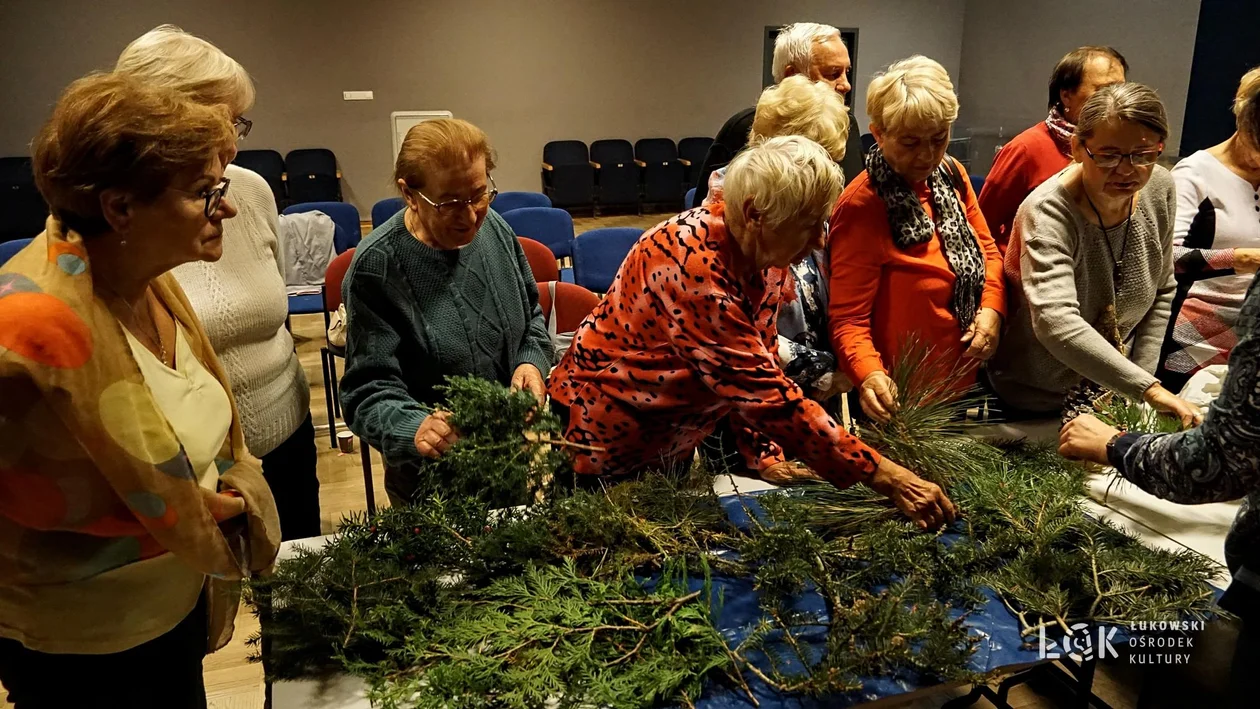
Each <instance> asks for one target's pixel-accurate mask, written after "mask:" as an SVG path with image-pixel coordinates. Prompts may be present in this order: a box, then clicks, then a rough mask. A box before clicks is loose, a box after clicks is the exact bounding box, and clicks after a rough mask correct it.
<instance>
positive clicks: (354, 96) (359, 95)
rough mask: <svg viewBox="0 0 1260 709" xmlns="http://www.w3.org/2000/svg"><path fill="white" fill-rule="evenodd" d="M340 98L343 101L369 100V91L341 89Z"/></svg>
mask: <svg viewBox="0 0 1260 709" xmlns="http://www.w3.org/2000/svg"><path fill="white" fill-rule="evenodd" d="M341 98H342V99H343V100H345V101H371V100H372V92H371V91H342V92H341Z"/></svg>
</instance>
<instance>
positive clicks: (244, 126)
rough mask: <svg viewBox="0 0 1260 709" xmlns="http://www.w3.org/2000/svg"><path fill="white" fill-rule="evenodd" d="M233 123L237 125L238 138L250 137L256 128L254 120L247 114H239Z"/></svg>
mask: <svg viewBox="0 0 1260 709" xmlns="http://www.w3.org/2000/svg"><path fill="white" fill-rule="evenodd" d="M232 124H233V125H234V126H235V127H236V139H237V140H245V139H246V138H248V137H249V132H250V131H251V130H253V128H254V122H253V121H251V120H249V119H248V118H246V117H245V116H237V117H236V120H235V121H232Z"/></svg>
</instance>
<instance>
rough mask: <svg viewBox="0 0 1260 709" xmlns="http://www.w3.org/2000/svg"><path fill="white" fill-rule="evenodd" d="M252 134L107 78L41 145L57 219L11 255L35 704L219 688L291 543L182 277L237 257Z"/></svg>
mask: <svg viewBox="0 0 1260 709" xmlns="http://www.w3.org/2000/svg"><path fill="white" fill-rule="evenodd" d="M235 142H236V136H235V135H234V133H233V130H232V125H231V116H230V114H229V112H228V111H227V110H226V109H225V108H223V107H222V106H205V105H201V104H199V103H197V102H194V101H190V100H188V99H187V98H186V97H185V95H184V94H182V93H179V92H176V91H172V90H171V89H167V88H161V87H156V86H152V85H150V84H149V83H148V82H144V81H140V80H138V79H136V78H135V77H131V76H127V75H123V74H107V75H96V76H91V77H88V78H85V79H81V80H79V81H77V82H75V83H74V84H71V86H70V87H69V88H68V89H67V90H66V92H65V93H64V94H63V95H62V97H61V99H60V100H59V101H58V103H57V106H56V108H55V109H54V110H53V114H52V117H51V118H50V119H49V121H48V123H47V124H46V125H45V126H44V128H43V129H42V130H41V131H40V133H39V135H38V136H37V137H36V138H35V141H34V143H33V150H34V172H35V181H36V185H37V186H38V187H39V191H40V193H41V194H42V195H43V196H44V198H45V199H46V200H47V202H48V205H49V208H50V210H51V212H52V216H50V217H49V219H48V223H47V228H46V229H45V231H44V232H43V233H42V234H40V235H39V236H37V237H36V238H35V240H34V241H33V242H32V243H31V244H30V245H29V246H27V247H26V248H25V249H23V250H22V251H21V252H19V253H18V254H17V255H16V256H14V257H13V258H12V259H10V260H9V261H8V263H6V264H5V265H4V267H3V269H0V392H3V396H0V682H3V684H4V686H5V687H6V688H7V689H8V692H9V695H8V698H9V700H10V701H11V702H13V703H14V704H15V705H16V706H17V707H19V709H21V708H24V707H52V706H56V707H78V706H91V705H93V704H100V703H101V701H102V699H101V698H102V697H108V700H107V701H108V703H111V704H114V705H117V706H163V707H204V706H206V697H205V691H204V687H203V684H202V658H203V657H204V656H205V654H206V651H207V649H210V650H214V649H217V648H219V647H222V646H223V644H224V643H226V642H227V639H228V638H229V637H230V636H231V634H232V621H233V618H234V616H235V614H236V610H237V601H238V598H239V592H240V589H239V580H240V579H241V578H242V577H243V576H248V575H249V574H250V572H251V571H260V570H263V569H266V568H268V567H269V566H270V565H271V563H272V560H273V559H274V558H275V555H276V552H277V550H278V548H279V541H280V535H279V523H278V520H277V518H276V508H275V503H274V502H273V501H272V498H271V493H270V491H269V490H268V489H267V484H266V482H265V481H264V480H263V476H262V471H261V468H260V465H259V462H258V460H257V459H256V458H254V457H253V456H252V455H250V453H249V450H247V449H246V447H245V441H244V436H243V435H242V425H241V421H240V418H239V417H238V416H237V413H236V408H235V407H234V406H233V400H232V392H231V388H230V386H229V378H228V376H227V374H226V373H225V371H224V368H223V367H222V366H220V364H219V360H218V359H217V358H216V357H215V354H214V351H213V349H212V348H211V345H210V342H209V339H208V338H207V336H206V333H205V331H204V330H203V329H202V327H201V323H200V321H199V319H198V318H197V316H196V315H195V314H194V312H193V309H192V307H191V305H190V304H189V302H188V300H187V299H186V298H185V297H184V294H183V292H182V291H181V290H180V287H179V284H178V283H177V282H176V280H175V278H173V277H172V275H171V269H173V268H175V267H177V266H179V265H181V264H186V263H192V262H195V261H215V260H217V259H219V258H220V257H221V256H222V254H223V249H224V238H223V237H224V228H223V227H224V221H225V220H228V219H230V218H231V217H233V216H234V215H235V214H236V209H235V206H234V205H233V202H232V201H231V198H230V197H227V196H225V195H226V194H227V192H228V190H229V187H234V186H235V185H231V184H230V183H229V179H228V178H225V177H224V166H225V165H226V163H227V159H228V158H229V157H230V156H231V153H232V149H233V146H234V144H235ZM137 668H144V676H143V677H138V676H136V675H135V672H136V669H137Z"/></svg>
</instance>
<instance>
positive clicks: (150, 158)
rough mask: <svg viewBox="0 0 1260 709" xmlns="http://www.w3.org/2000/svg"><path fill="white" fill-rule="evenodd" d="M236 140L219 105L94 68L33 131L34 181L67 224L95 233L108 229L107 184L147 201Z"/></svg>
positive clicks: (80, 232)
mask: <svg viewBox="0 0 1260 709" xmlns="http://www.w3.org/2000/svg"><path fill="white" fill-rule="evenodd" d="M235 144H236V131H235V130H234V129H233V127H232V120H231V116H229V115H228V110H227V107H225V106H223V105H222V104H213V105H205V104H202V103H200V102H197V101H195V100H193V99H192V97H190V96H189V95H188V94H185V93H183V92H180V91H176V90H174V89H171V88H167V87H163V86H154V85H152V84H150V83H149V82H146V81H144V80H142V79H139V78H137V77H134V76H130V75H127V74H117V73H115V74H92V75H89V76H86V77H84V78H82V79H79V80H78V81H76V82H74V83H73V84H70V86H69V87H68V88H67V89H66V90H65V92H64V93H63V94H62V95H61V98H60V99H59V100H58V101H57V106H56V108H54V109H53V113H52V117H50V118H49V119H48V122H47V123H45V124H44V127H43V128H41V129H40V131H39V135H37V136H36V137H35V141H34V143H33V145H32V147H33V152H34V162H33V167H34V172H35V185H36V186H37V187H38V188H39V193H40V194H42V195H43V196H44V200H45V201H46V202H48V207H49V209H50V210H51V211H52V214H53V216H54V217H56V218H57V219H58V221H60V222H61V223H62V224H63V225H64V226H65V227H66V228H67V229H72V230H74V231H76V232H78V233H79V234H81V235H83V236H95V235H98V234H103V233H106V232H108V231H109V229H110V226H109V223H108V222H106V220H105V217H104V213H103V212H102V210H101V193H102V192H104V191H105V190H108V189H118V190H122V191H124V192H126V193H127V194H130V195H133V196H134V197H135V198H136V199H138V200H140V201H141V202H151V201H152V200H154V199H157V198H158V197H159V196H160V195H161V194H162V193H163V192H165V191H166V189H167V188H168V187H170V186H171V184H172V183H173V182H174V181H175V180H176V179H177V178H179V176H181V175H183V174H184V173H186V172H190V171H193V170H198V171H200V170H203V169H205V166H206V165H207V163H209V162H210V161H211V160H212V159H213V158H214V157H215V156H216V155H222V154H223V153H225V152H226V151H228V150H230V149H231V148H232V146H234V145H235Z"/></svg>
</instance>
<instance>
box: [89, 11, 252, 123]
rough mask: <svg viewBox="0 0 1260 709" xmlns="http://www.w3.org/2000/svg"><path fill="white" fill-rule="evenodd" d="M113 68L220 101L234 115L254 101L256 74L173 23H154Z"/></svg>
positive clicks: (198, 97) (201, 98)
mask: <svg viewBox="0 0 1260 709" xmlns="http://www.w3.org/2000/svg"><path fill="white" fill-rule="evenodd" d="M114 71H117V72H122V73H127V74H132V75H134V76H138V77H140V78H142V79H144V80H145V81H148V82H151V83H153V84H156V85H158V86H165V87H168V88H172V89H176V90H178V91H183V92H185V93H187V94H190V95H191V96H192V97H193V99H194V100H196V101H199V102H201V103H204V104H211V105H213V104H222V105H224V106H227V107H228V109H229V110H230V111H232V114H233V115H234V116H240V115H242V114H244V113H245V112H246V111H248V110H249V109H250V108H252V107H253V105H254V96H255V94H254V80H253V79H251V78H249V73H248V72H246V71H245V68H244V67H242V66H241V65H240V64H239V63H237V61H236V60H235V59H233V58H231V57H229V56H228V55H226V54H224V53H223V51H222V50H220V49H219V48H218V47H216V46H214V45H213V44H211V43H209V42H207V41H206V40H204V39H202V38H200V37H198V36H196V35H192V34H189V33H187V32H185V31H184V30H182V29H180V28H178V27H176V26H175V25H159V26H157V27H154V28H153V29H151V30H149V31H148V32H145V33H144V34H142V35H140V36H139V37H138V38H136V40H135V41H133V42H132V43H131V44H128V45H127V48H126V49H124V50H123V52H122V54H121V55H119V57H118V63H117V64H115V65H114Z"/></svg>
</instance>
